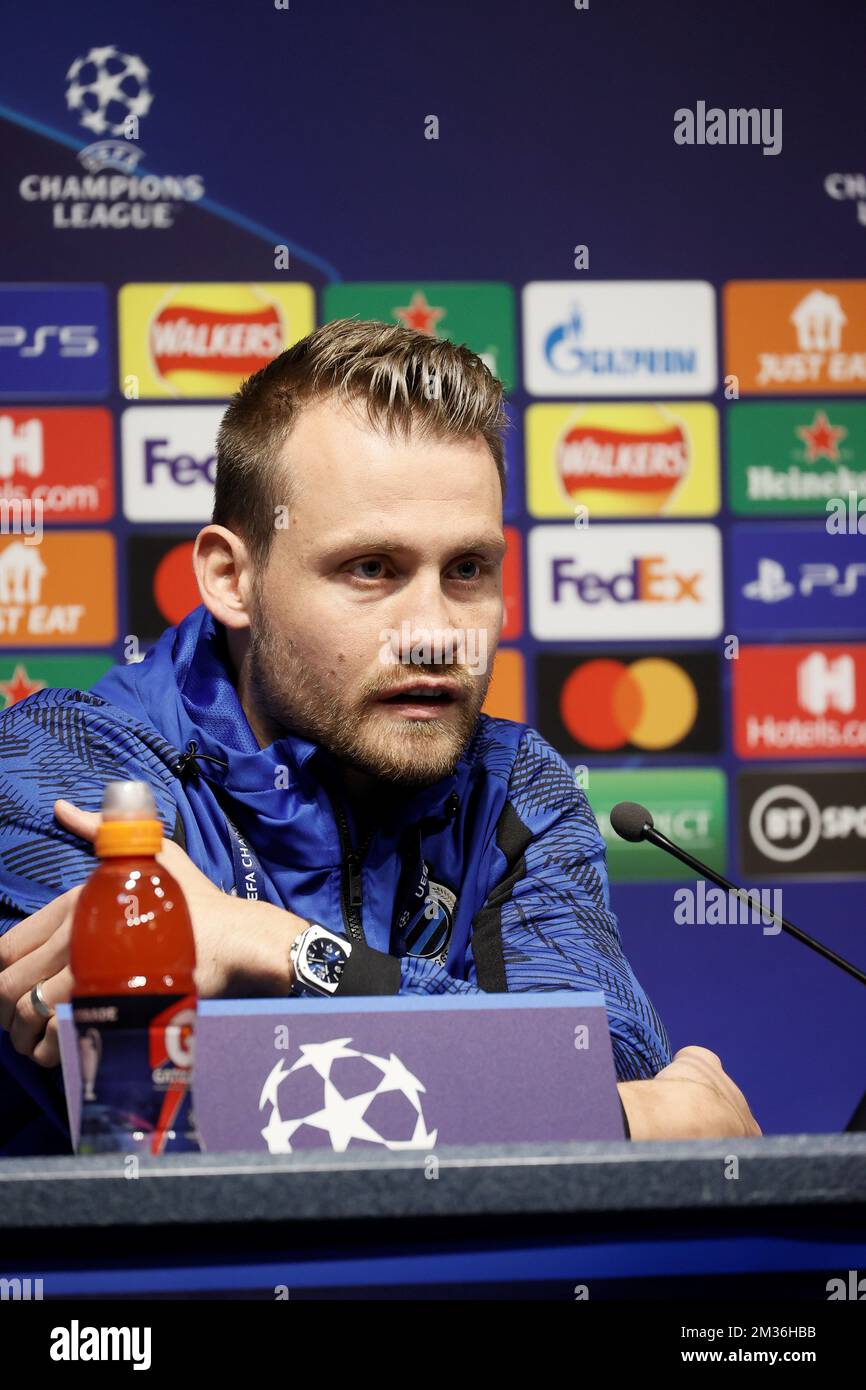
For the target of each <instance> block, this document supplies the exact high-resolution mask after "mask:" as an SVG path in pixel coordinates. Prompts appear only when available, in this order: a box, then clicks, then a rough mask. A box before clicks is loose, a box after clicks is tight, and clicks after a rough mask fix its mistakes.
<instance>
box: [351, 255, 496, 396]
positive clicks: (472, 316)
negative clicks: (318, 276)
mask: <svg viewBox="0 0 866 1390" xmlns="http://www.w3.org/2000/svg"><path fill="white" fill-rule="evenodd" d="M323 303H324V315H325V322H326V323H330V322H331V320H332V319H342V318H351V317H353V316H357V317H358V318H362V319H377V320H378V321H379V322H381V323H401V324H403V325H404V326H405V327H406V328H415V329H417V330H418V331H419V332H421V333H429V334H430V335H431V337H434V338H450V339H452V341H453V342H455V343H465V344H466V346H467V347H469V348H471V349H472V351H473V352H476V353H477V354H478V356H479V357H480V358H481V360H482V361H483V362H484V363H485V365H486V366H487V367H488V368H489V369H490V371H491V372H492V373H493V375H494V376H496V377H499V379H500V380H501V381H502V382H503V384H504V386H505V389H506V390H507V391H508V390H512V389H513V388H514V386H516V384H517V383H516V380H515V360H514V293H513V291H512V289H511V286H510V285H498V284H492V283H485V282H483V281H478V282H477V283H475V284H470V283H468V282H466V281H465V280H464V281H459V282H457V283H454V284H449V283H442V282H439V281H431V280H426V281H424V282H423V283H418V282H414V283H413V282H412V281H411V280H410V281H398V282H396V283H391V282H387V283H386V282H380V283H361V284H348V285H327V286H326V287H325V291H324V299H323ZM431 389H432V388H431Z"/></svg>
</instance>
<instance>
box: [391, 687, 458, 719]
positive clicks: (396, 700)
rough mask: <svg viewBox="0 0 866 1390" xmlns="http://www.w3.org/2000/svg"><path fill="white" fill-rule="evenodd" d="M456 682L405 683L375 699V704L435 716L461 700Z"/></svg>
mask: <svg viewBox="0 0 866 1390" xmlns="http://www.w3.org/2000/svg"><path fill="white" fill-rule="evenodd" d="M462 693H463V692H462V690H461V687H460V686H459V685H458V684H457V682H456V681H446V680H441V681H437V680H429V681H405V682H404V683H403V684H402V685H399V686H394V687H393V688H392V689H391V690H386V691H385V692H384V694H382V695H378V696H377V697H376V703H377V704H383V705H392V706H395V707H398V708H400V709H401V710H409V709H412V710H413V711H417V712H418V713H425V714H428V715H435V714H436V713H437V712H441V711H442V710H443V709H445V708H447V707H448V706H449V705H454V704H456V703H457V702H458V700H460V699H461V698H462Z"/></svg>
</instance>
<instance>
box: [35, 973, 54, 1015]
mask: <svg viewBox="0 0 866 1390" xmlns="http://www.w3.org/2000/svg"><path fill="white" fill-rule="evenodd" d="M44 984H45V981H44V980H37V982H36V984H35V985H34V986H33V988H32V989H31V991H30V1003H31V1004H32V1005H33V1007H34V1009H35V1010H36V1012H37V1013H38V1015H39V1017H40V1018H53V1017H54V1010H53V1009H52V1007H51V1005H50V1004H49V1003H48V1002H47V1001H46V999H45V998H44V996H43V994H42V986H43V985H44Z"/></svg>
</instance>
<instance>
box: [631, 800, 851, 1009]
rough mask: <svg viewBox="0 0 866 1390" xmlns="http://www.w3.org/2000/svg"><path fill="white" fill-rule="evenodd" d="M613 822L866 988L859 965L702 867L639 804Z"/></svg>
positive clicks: (635, 839) (742, 889)
mask: <svg viewBox="0 0 866 1390" xmlns="http://www.w3.org/2000/svg"><path fill="white" fill-rule="evenodd" d="M610 823H611V826H612V827H613V829H614V830H615V831H616V833H617V835H619V837H620V839H623V840H630V841H631V842H632V843H633V844H636V843H637V842H638V841H639V840H649V842H650V844H651V845H657V846H658V848H659V849H663V850H664V851H665V853H666V854H672V855H673V856H674V858H675V859H679V860H680V862H681V863H683V864H687V865H688V867H689V868H690V869H694V870H696V872H697V873H699V874H700V875H701V876H702V877H703V878H708V879H709V880H710V882H711V883H716V884H718V886H719V887H720V888H724V889H725V890H726V892H728V893H734V894H735V895H736V897H737V898H738V899H739V900H740V901H741V902H743V903H746V904H748V905H749V906H750V907H752V908H757V909H758V910H759V911H760V914H761V917H762V918H763V919H764V920H765V921H768V922H775V923H778V925H779V926H780V927H781V929H782V931H786V932H787V933H788V935H789V936H793V937H795V938H796V940H797V941H802V942H803V945H804V946H811V948H812V950H813V951H817V952H818V955H819V956H823V957H824V959H825V960H829V961H832V962H833V964H834V965H838V967H839V969H840V970H844V971H845V972H846V974H848V975H853V977H854V979H855V980H859V981H860V983H861V985H866V974H864V972H863V971H862V970H858V968H857V966H856V965H852V964H851V962H850V961H847V960H845V959H844V958H843V957H842V956H837V954H836V952H835V951H831V950H830V947H829V946H824V945H823V944H822V943H821V942H820V941H816V940H815V939H814V937H812V936H807V935H806V933H805V932H804V931H801V930H800V928H799V927H795V926H794V925H793V923H792V922H787V921H786V920H785V918H784V917H780V916H779V915H778V913H775V912H771V911H770V909H769V908H768V907H764V905H763V904H762V903H761V902H760V901H756V899H755V898H754V897H752V895H751V894H750V893H747V892H746V890H745V889H744V888H737V886H736V885H735V884H733V883H729V882H728V880H727V879H726V878H723V877H722V875H721V874H719V873H716V871H715V869H711V868H709V866H708V865H707V864H702V863H701V861H700V860H699V859H695V857H694V855H693V854H689V852H688V850H685V849H680V846H679V845H675V844H674V842H673V840H669V839H668V837H667V835H663V834H662V832H661V831H660V830H656V828H655V826H654V824H653V818H652V816H651V815H650V813H649V811H648V810H647V808H646V807H645V806H640V805H638V803H637V802H636V801H620V802H619V804H618V805H616V806H614V808H613V810H612V811H611V813H610Z"/></svg>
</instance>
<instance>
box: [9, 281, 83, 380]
mask: <svg viewBox="0 0 866 1390" xmlns="http://www.w3.org/2000/svg"><path fill="white" fill-rule="evenodd" d="M107 390H108V294H107V292H106V290H105V288H104V286H102V285H0V396H2V397H4V398H6V399H14V398H19V399H20V398H25V399H26V398H27V397H29V396H42V397H44V396H58V397H75V396H82V397H88V396H90V397H93V396H104V395H105V394H106V392H107Z"/></svg>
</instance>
